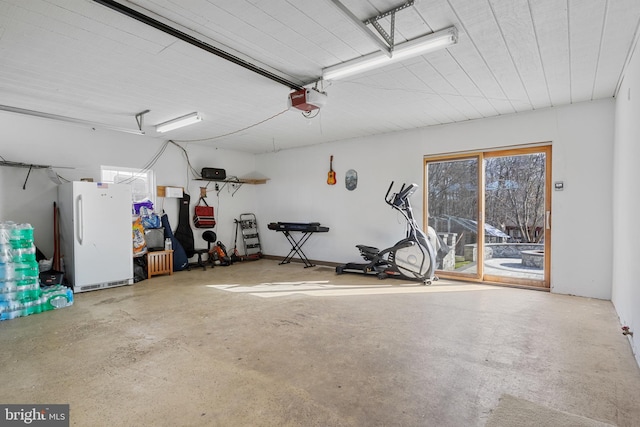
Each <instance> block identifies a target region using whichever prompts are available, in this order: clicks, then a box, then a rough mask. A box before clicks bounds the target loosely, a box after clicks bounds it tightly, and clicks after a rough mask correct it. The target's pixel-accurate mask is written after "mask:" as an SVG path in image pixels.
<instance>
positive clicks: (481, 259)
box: [425, 146, 551, 287]
mask: <svg viewBox="0 0 640 427" xmlns="http://www.w3.org/2000/svg"><path fill="white" fill-rule="evenodd" d="M550 162H551V147H550V146H543V147H532V148H526V149H517V150H504V151H493V152H484V153H477V154H473V155H461V156H449V157H434V158H426V159H425V181H426V183H425V192H426V194H425V201H426V209H425V212H427V215H428V217H427V223H428V225H429V226H430V227H432V228H433V229H434V230H435V231H436V233H437V235H438V246H439V248H438V256H437V260H438V275H439V276H441V277H452V278H461V279H470V280H481V281H487V282H499V283H509V284H517V285H528V286H537V287H549V274H548V273H549V250H550V247H551V246H550V224H549V219H550V213H551V207H550V192H549V180H550V177H549V175H550V170H551V169H550V164H551V163H550Z"/></svg>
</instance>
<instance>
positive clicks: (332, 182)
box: [327, 156, 336, 185]
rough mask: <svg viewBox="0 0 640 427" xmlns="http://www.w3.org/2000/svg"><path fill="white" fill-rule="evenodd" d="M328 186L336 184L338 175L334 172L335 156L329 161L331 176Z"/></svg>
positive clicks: (328, 178)
mask: <svg viewBox="0 0 640 427" xmlns="http://www.w3.org/2000/svg"><path fill="white" fill-rule="evenodd" d="M327 184H329V185H335V184H336V173H335V172H334V171H333V156H331V158H330V159H329V174H328V176H327Z"/></svg>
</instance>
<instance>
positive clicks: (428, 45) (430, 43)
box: [322, 27, 458, 80]
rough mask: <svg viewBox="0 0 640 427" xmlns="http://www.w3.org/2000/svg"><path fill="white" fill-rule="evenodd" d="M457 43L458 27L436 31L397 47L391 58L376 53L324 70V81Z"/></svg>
mask: <svg viewBox="0 0 640 427" xmlns="http://www.w3.org/2000/svg"><path fill="white" fill-rule="evenodd" d="M457 42H458V29H457V28H456V27H449V28H445V29H444V30H440V31H436V32H435V33H431V34H428V35H426V36H423V37H418V38H417V39H413V40H410V41H408V42H404V43H401V44H399V45H397V46H395V47H394V50H393V52H392V55H391V57H390V58H389V57H388V56H387V55H385V54H384V53H382V52H374V53H371V54H369V55H365V56H362V57H360V58H356V59H354V60H352V61H347V62H343V63H342V64H338V65H334V66H332V67H328V68H325V69H324V70H322V79H323V80H337V79H341V78H344V77H348V76H351V75H353V74H357V73H362V72H364V71H367V70H371V69H373V68H379V67H384V66H385V65H389V64H392V63H394V62H397V61H400V60H403V59H408V58H412V57H414V56H418V55H423V54H425V53H429V52H433V51H434V50H438V49H443V48H445V47H449V46H452V45H454V44H456V43H457Z"/></svg>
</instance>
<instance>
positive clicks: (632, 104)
mask: <svg viewBox="0 0 640 427" xmlns="http://www.w3.org/2000/svg"><path fill="white" fill-rule="evenodd" d="M615 112H616V119H615V150H614V169H613V242H614V247H613V291H612V297H611V300H612V302H613V304H614V305H615V307H616V310H617V312H618V315H619V317H620V322H621V323H622V325H627V326H629V327H630V329H631V331H635V332H636V333H639V334H640V332H639V331H640V262H638V255H639V254H640V250H639V249H638V243H639V242H640V227H638V221H639V215H638V214H639V213H640V198H639V197H638V183H639V182H640V167H639V165H638V159H640V120H639V118H640V55H639V54H638V51H637V48H636V50H635V52H634V54H633V56H632V58H631V61H630V63H629V66H628V68H627V70H626V72H625V77H624V80H623V82H622V85H621V87H620V91H619V95H618V97H617V99H616V109H615ZM630 339H631V344H632V347H633V351H634V353H635V355H636V360H637V361H638V363H639V364H640V340H638V338H637V336H636V338H631V337H630Z"/></svg>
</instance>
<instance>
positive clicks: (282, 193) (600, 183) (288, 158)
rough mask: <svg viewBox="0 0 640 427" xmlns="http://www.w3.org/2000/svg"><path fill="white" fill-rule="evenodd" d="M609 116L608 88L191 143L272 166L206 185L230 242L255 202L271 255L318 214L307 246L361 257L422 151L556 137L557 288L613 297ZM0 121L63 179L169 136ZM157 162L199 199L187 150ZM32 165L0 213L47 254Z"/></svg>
mask: <svg viewBox="0 0 640 427" xmlns="http://www.w3.org/2000/svg"><path fill="white" fill-rule="evenodd" d="M328 108H329V107H328ZM613 126H614V101H613V100H603V101H597V102H589V103H582V104H577V105H572V106H566V107H558V108H553V109H547V110H542V111H535V112H531V113H521V114H517V115H511V116H503V117H497V118H492V119H484V120H477V121H470V122H466V123H461V124H455V125H446V126H438V127H430V128H424V129H417V130H412V131H405V132H397V133H392V134H387V135H379V136H375V137H370V138H360V139H354V140H349V141H340V142H335V143H330V144H322V145H318V146H312V147H305V148H300V149H294V150H284V151H280V152H274V153H267V154H262V155H258V156H253V155H249V154H243V153H238V152H232V151H225V150H215V149H212V148H208V147H206V146H196V145H191V146H187V149H188V152H189V155H190V159H191V162H192V165H193V167H194V168H195V169H196V170H200V169H201V168H202V167H209V166H210V167H221V168H224V169H226V170H227V173H228V174H231V175H238V176H242V175H245V174H248V173H251V172H253V171H257V172H259V173H261V174H263V175H264V176H266V177H268V178H270V181H268V183H267V184H265V185H255V186H251V185H245V186H243V187H242V188H240V189H239V191H237V192H236V193H235V195H234V196H232V195H231V191H233V189H230V188H225V189H224V190H223V191H222V192H221V193H220V197H219V198H217V197H216V193H215V192H211V193H209V199H208V200H209V202H210V204H213V205H214V206H215V208H216V217H217V220H218V226H217V228H216V232H218V234H219V237H220V239H221V240H222V241H223V242H224V243H225V244H227V245H228V246H233V239H234V236H233V234H234V231H235V229H234V223H233V219H234V218H237V217H238V216H239V215H240V214H241V213H244V212H254V213H256V215H257V218H258V223H259V226H260V236H261V240H262V243H263V247H264V252H265V253H266V254H269V255H279V256H284V255H286V254H287V253H288V252H289V249H290V246H289V244H288V242H287V241H286V240H285V239H284V237H283V236H282V235H281V234H280V233H276V232H274V231H271V230H268V229H267V224H268V223H269V222H271V221H299V222H309V221H319V222H321V223H322V224H326V225H328V226H330V227H331V231H330V232H329V233H323V234H316V235H314V236H313V237H312V238H311V239H310V240H309V242H308V243H307V244H306V245H305V247H304V250H305V252H306V253H307V255H308V256H309V257H310V258H311V259H315V260H322V261H329V262H347V261H359V255H358V253H357V250H356V248H355V245H356V244H360V243H364V244H370V245H374V246H378V247H387V246H390V245H392V244H393V243H395V241H397V240H398V239H399V236H402V235H403V234H404V222H403V220H402V218H401V217H400V216H399V215H398V214H396V213H395V212H394V211H393V210H392V209H391V208H389V207H388V206H387V205H385V204H384V200H383V197H384V194H385V192H386V190H387V188H388V185H389V183H390V181H392V180H395V181H396V183H398V184H399V183H402V182H416V183H418V184H419V185H422V182H423V181H422V180H423V170H422V169H423V156H424V155H430V154H443V153H451V152H458V151H468V150H477V149H489V148H498V147H510V146H517V145H523V144H530V143H536V142H543V141H551V142H552V143H553V171H552V175H553V180H554V181H556V180H562V181H564V182H565V188H566V189H565V190H564V191H563V192H553V199H552V204H553V215H552V223H553V231H552V260H551V262H552V268H551V286H552V291H553V292H557V293H563V294H575V295H582V296H589V297H595V298H604V299H609V298H611V277H612V258H611V252H612V249H613V247H612V243H611V233H612V223H613V221H612V208H611V203H612V196H611V189H612V176H613V173H612V162H613V155H612V147H613ZM0 128H2V129H3V132H2V135H0V155H1V156H3V157H4V158H5V159H7V160H13V161H21V162H31V163H43V164H53V165H58V166H70V167H73V168H74V169H59V170H58V171H59V173H60V174H61V175H63V176H64V177H65V178H67V179H79V178H82V177H93V178H95V179H97V178H98V173H99V166H100V165H101V164H106V165H115V166H123V167H142V166H143V165H145V164H146V163H148V162H149V160H150V159H151V158H152V157H153V156H154V155H155V154H156V152H157V151H158V149H159V148H160V146H161V144H162V141H160V140H156V139H152V138H148V137H144V136H136V135H128V134H123V133H115V132H111V131H104V130H91V129H87V128H82V127H77V126H72V125H68V124H63V123H58V122H53V121H49V120H45V119H36V118H29V117H24V116H20V115H15V114H10V113H0ZM636 139H637V138H636ZM631 148H632V147H631V146H629V147H628V149H629V150H630V149H631ZM332 154H333V155H335V159H334V169H335V170H336V171H337V175H338V181H339V182H338V184H337V185H335V186H329V185H327V184H326V179H327V172H328V169H329V156H330V155H332ZM624 157H625V158H628V159H630V158H631V157H632V156H628V155H627V154H624ZM351 168H353V169H355V170H357V171H358V174H359V185H358V188H357V189H356V190H355V191H353V192H350V191H348V190H346V189H345V187H344V173H345V172H346V170H347V169H351ZM628 168H629V169H632V167H631V166H629V167H628ZM153 169H154V171H155V172H156V174H157V184H158V185H178V186H185V187H188V189H189V192H190V194H191V195H192V199H193V202H195V199H197V197H198V193H199V191H198V187H199V186H200V185H202V183H201V182H199V181H192V180H191V177H190V176H189V173H188V170H187V166H186V161H185V159H184V157H183V155H182V153H181V152H180V150H178V149H177V148H176V147H173V146H170V147H169V148H167V150H166V152H165V153H164V155H163V156H162V157H161V158H160V160H159V161H158V162H157V164H156V165H155V166H154V168H153ZM632 172H633V173H638V172H637V171H635V170H632ZM25 176H26V170H24V169H14V168H6V167H1V168H0V179H1V180H2V181H1V182H0V220H14V221H19V222H29V223H31V224H33V225H34V227H35V229H36V232H35V236H36V244H37V246H38V247H39V248H40V249H41V250H43V251H44V252H45V255H47V256H51V253H52V249H51V248H52V247H53V243H52V235H53V231H52V222H53V219H52V209H53V207H52V206H53V201H54V200H55V197H56V196H55V195H56V191H55V185H54V184H53V183H52V182H51V181H49V179H48V178H47V177H46V175H45V173H44V172H42V171H34V172H32V173H31V177H30V178H29V182H28V183H27V189H26V190H22V184H23V181H24V178H25ZM632 176H633V175H632ZM629 181H630V182H632V181H633V180H629ZM629 185H631V184H629ZM629 194H631V193H630V192H629ZM412 202H413V205H414V208H415V214H416V217H417V218H422V208H423V207H422V193H421V192H419V193H417V194H416V195H414V197H413V199H412ZM163 207H164V208H165V210H166V211H167V213H168V214H169V218H170V220H171V224H172V227H173V228H174V229H175V227H176V226H177V201H176V200H175V199H167V200H166V201H165V202H164V204H162V200H159V202H158V208H163ZM629 215H631V214H629ZM200 231H201V230H195V233H196V236H197V237H198V239H197V245H198V246H200V245H204V242H202V241H201V240H200V239H199V234H200ZM630 276H631V274H629V277H630ZM626 279H627V277H624V278H623V280H626Z"/></svg>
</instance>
